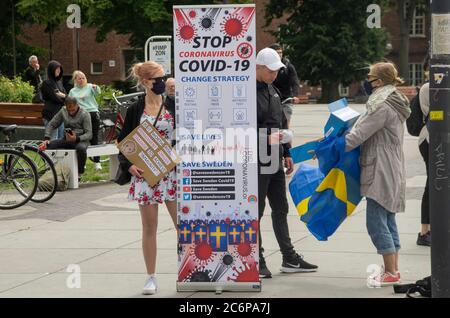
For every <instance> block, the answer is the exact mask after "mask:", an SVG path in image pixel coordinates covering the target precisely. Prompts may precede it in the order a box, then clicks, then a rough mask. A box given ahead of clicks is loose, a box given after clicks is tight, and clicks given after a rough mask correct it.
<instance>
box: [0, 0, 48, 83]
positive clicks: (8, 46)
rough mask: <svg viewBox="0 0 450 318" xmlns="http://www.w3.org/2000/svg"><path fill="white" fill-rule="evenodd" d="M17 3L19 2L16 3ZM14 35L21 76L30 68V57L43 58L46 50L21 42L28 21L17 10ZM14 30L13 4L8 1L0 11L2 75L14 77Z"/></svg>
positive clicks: (0, 72) (18, 71) (0, 70)
mask: <svg viewBox="0 0 450 318" xmlns="http://www.w3.org/2000/svg"><path fill="white" fill-rule="evenodd" d="M14 2H17V1H14ZM14 20H15V21H14V22H15V23H14V24H15V25H14V33H15V35H16V66H17V69H16V72H17V74H20V73H21V72H22V71H24V70H25V68H26V67H27V66H28V57H29V56H30V55H33V54H35V55H37V56H42V54H44V53H45V52H44V50H42V49H38V48H35V47H32V46H29V45H27V44H24V43H23V42H21V41H20V40H19V38H20V35H23V32H22V30H21V27H20V26H21V25H22V24H24V23H25V22H27V19H26V18H25V17H24V16H22V15H21V14H20V13H18V12H17V10H15V16H14ZM12 31H13V28H12V4H11V3H10V2H9V1H8V3H7V4H5V5H4V6H2V8H1V10H0V47H1V49H0V75H4V76H8V77H13V76H14V75H17V74H14V62H13V59H14V55H13V40H12V35H13V32H12Z"/></svg>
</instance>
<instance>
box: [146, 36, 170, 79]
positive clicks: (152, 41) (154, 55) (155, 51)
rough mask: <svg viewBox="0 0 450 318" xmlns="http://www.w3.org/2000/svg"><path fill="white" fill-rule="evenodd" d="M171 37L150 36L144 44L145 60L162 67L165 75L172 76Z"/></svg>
mask: <svg viewBox="0 0 450 318" xmlns="http://www.w3.org/2000/svg"><path fill="white" fill-rule="evenodd" d="M171 45H172V37H171V36H170V35H167V36H166V35H162V36H152V37H150V38H148V39H147V41H146V42H145V46H144V50H145V60H146V61H148V60H152V61H155V62H156V63H158V64H160V65H162V67H163V68H164V72H165V73H166V75H170V74H172V56H171V54H172V49H171Z"/></svg>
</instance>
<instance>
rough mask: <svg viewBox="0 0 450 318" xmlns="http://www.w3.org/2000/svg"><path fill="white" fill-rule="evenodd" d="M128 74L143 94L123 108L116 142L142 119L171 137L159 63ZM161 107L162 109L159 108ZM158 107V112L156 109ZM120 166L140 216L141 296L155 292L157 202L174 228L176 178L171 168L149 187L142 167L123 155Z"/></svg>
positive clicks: (171, 120)
mask: <svg viewBox="0 0 450 318" xmlns="http://www.w3.org/2000/svg"><path fill="white" fill-rule="evenodd" d="M132 75H133V76H134V78H135V79H136V80H137V82H138V84H139V85H140V86H142V87H144V88H145V91H146V95H145V96H144V97H141V98H139V100H138V101H137V102H136V103H134V104H133V105H131V106H130V107H129V108H128V110H127V115H126V117H125V123H124V127H123V129H122V132H121V134H120V137H119V138H118V141H121V140H122V139H124V138H125V137H126V136H127V135H128V134H129V133H130V132H132V131H133V130H134V128H136V127H137V126H139V125H140V123H142V122H143V121H144V120H146V119H147V120H148V121H150V123H152V124H153V123H155V120H156V117H157V115H158V113H160V115H159V116H158V119H157V120H156V124H155V128H156V129H157V130H158V131H159V133H160V134H161V136H163V137H164V138H166V139H168V140H171V137H172V133H173V130H174V118H173V117H172V115H170V113H169V112H168V111H166V109H164V106H163V99H162V96H161V94H163V93H164V91H165V82H164V70H163V68H162V66H161V65H159V64H158V63H156V62H153V61H147V62H145V63H137V64H135V65H134V66H133V67H132ZM161 107H162V109H161ZM160 109H161V112H160ZM119 160H120V168H121V169H122V171H123V172H125V173H128V174H130V176H131V186H130V190H129V193H128V198H129V199H131V200H134V201H136V202H137V203H138V205H139V210H140V213H141V219H142V250H143V254H144V260H145V265H146V268H147V273H148V275H149V276H148V278H147V280H146V282H145V285H144V288H143V291H142V293H143V294H145V295H149V294H155V293H156V291H157V284H156V276H155V268H156V251H157V245H156V232H157V225H158V205H159V204H163V203H165V204H166V206H167V209H168V211H169V214H170V216H171V218H172V221H173V224H174V226H175V228H176V227H177V209H176V201H175V200H176V188H177V181H176V175H175V169H174V170H172V171H170V172H169V173H168V174H167V175H166V176H164V178H163V179H161V180H160V181H159V182H158V183H157V184H156V185H154V186H153V187H151V186H150V185H149V184H148V183H147V182H146V181H145V180H144V178H143V177H142V175H141V174H142V173H143V172H144V170H143V169H141V168H140V167H137V166H136V165H133V164H132V163H131V162H129V161H128V160H127V159H126V158H125V156H123V155H122V154H119Z"/></svg>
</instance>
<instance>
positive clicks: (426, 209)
mask: <svg viewBox="0 0 450 318" xmlns="http://www.w3.org/2000/svg"><path fill="white" fill-rule="evenodd" d="M428 147H429V144H428V142H427V140H426V139H425V140H424V141H423V142H422V143H421V144H420V146H419V151H420V154H421V155H422V158H423V161H425V167H426V171H427V182H426V184H425V190H424V191H423V196H422V207H421V214H422V216H421V222H422V223H421V224H430V198H429V192H430V187H429V177H428V173H429V171H428Z"/></svg>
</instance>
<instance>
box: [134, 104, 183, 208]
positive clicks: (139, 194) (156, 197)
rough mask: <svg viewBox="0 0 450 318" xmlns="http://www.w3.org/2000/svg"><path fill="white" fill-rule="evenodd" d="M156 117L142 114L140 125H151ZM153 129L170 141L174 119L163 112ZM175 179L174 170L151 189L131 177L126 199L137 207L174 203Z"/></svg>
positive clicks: (138, 179)
mask: <svg viewBox="0 0 450 318" xmlns="http://www.w3.org/2000/svg"><path fill="white" fill-rule="evenodd" d="M155 118H156V116H151V115H147V114H146V113H145V112H144V113H143V114H142V117H141V123H142V122H143V121H144V120H146V119H147V120H149V121H150V122H151V123H152V124H153V123H154V122H155ZM155 128H156V129H157V130H158V131H159V133H160V134H161V136H163V137H164V138H166V139H167V140H170V137H171V136H172V133H173V130H174V119H173V117H172V115H170V113H169V112H167V111H163V112H162V114H161V115H160V116H159V118H158V121H157V123H156V126H155ZM176 188H177V178H176V173H175V169H173V170H172V171H170V172H169V173H168V174H167V175H165V176H164V178H162V179H161V180H160V181H159V182H158V183H157V184H155V185H154V186H153V187H151V186H150V185H149V184H148V183H147V182H146V181H145V179H144V178H138V177H135V176H132V178H131V186H130V190H129V192H128V199H129V200H134V201H137V202H138V204H139V205H149V204H158V203H159V204H162V203H163V202H164V201H175V199H176Z"/></svg>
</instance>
